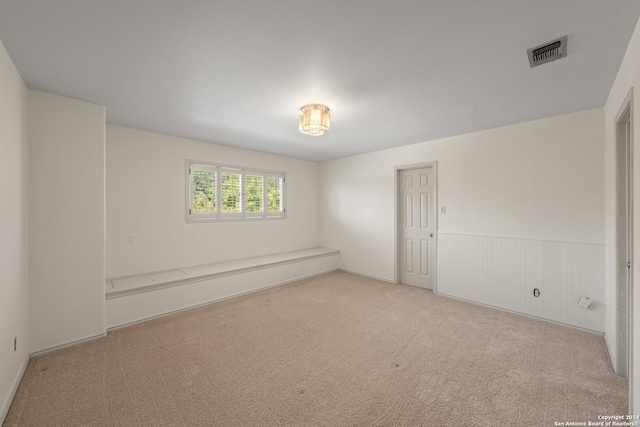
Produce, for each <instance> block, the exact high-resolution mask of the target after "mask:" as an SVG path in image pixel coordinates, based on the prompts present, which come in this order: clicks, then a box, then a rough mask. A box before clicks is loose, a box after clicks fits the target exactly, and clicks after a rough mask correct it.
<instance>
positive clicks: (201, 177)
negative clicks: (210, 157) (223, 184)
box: [193, 170, 216, 212]
mask: <svg viewBox="0 0 640 427" xmlns="http://www.w3.org/2000/svg"><path fill="white" fill-rule="evenodd" d="M193 187H194V194H193V209H194V211H196V212H215V211H216V173H215V172H214V171H208V170H195V171H194V173H193Z"/></svg>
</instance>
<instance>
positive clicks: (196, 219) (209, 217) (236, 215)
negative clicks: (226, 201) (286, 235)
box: [185, 159, 287, 223]
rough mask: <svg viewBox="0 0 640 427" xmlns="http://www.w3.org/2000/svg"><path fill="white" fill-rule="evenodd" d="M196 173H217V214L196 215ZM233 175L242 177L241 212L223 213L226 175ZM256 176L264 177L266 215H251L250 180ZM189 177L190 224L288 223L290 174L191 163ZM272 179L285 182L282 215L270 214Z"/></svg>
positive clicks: (187, 164) (188, 162) (188, 163)
mask: <svg viewBox="0 0 640 427" xmlns="http://www.w3.org/2000/svg"><path fill="white" fill-rule="evenodd" d="M194 170H207V171H210V172H214V173H215V174H216V175H215V182H216V209H215V211H214V212H195V209H194V208H193V206H194V191H193V190H194V188H193V178H194V175H195V174H194V173H192V171H194ZM223 172H231V173H239V174H240V211H239V212H223V211H222V173H223ZM247 175H254V176H261V177H262V211H259V212H247V210H246V209H247V193H246V176H247ZM185 176H186V179H185V181H186V197H185V199H186V209H185V219H186V221H187V222H188V223H200V222H234V221H260V220H272V219H285V218H286V215H287V208H286V201H287V190H286V183H287V174H286V172H281V171H272V170H263V169H257V168H248V167H242V166H233V165H226V164H220V163H209V162H202V161H198V160H190V159H187V160H186V161H185ZM269 178H280V179H282V191H281V195H280V197H281V206H282V211H277V212H269V210H268V185H267V184H268V180H269Z"/></svg>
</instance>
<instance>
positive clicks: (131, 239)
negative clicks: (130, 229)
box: [127, 234, 136, 245]
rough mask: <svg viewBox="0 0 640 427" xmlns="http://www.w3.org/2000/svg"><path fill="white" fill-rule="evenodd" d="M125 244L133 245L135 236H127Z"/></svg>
mask: <svg viewBox="0 0 640 427" xmlns="http://www.w3.org/2000/svg"><path fill="white" fill-rule="evenodd" d="M127 243H129V244H130V245H134V244H135V243H136V236H134V235H133V234H129V235H128V236H127Z"/></svg>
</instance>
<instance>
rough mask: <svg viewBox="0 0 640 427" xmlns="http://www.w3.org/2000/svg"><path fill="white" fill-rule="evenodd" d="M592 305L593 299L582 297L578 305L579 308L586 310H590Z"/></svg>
mask: <svg viewBox="0 0 640 427" xmlns="http://www.w3.org/2000/svg"><path fill="white" fill-rule="evenodd" d="M590 305H591V299H590V298H587V297H582V298H580V302H579V303H578V307H581V308H584V309H589V306H590Z"/></svg>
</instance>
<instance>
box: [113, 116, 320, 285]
mask: <svg viewBox="0 0 640 427" xmlns="http://www.w3.org/2000/svg"><path fill="white" fill-rule="evenodd" d="M187 159H189V160H197V161H203V162H210V163H220V164H228V165H235V166H245V167H249V168H258V169H267V170H275V171H284V172H286V174H287V183H286V186H287V196H288V197H287V202H286V203H287V217H286V219H284V220H259V221H255V222H254V221H251V222H246V221H244V222H237V223H235V222H234V223H230V222H219V223H196V224H193V223H187V222H186V220H185V191H186V190H185V161H186V160H187ZM318 180H319V165H318V164H317V163H315V162H309V161H304V160H297V159H293V158H288V157H282V156H276V155H270V154H264V153H259V152H256V151H249V150H243V149H238V148H232V147H227V146H222V145H216V144H211V143H206V142H200V141H193V140H189V139H184V138H177V137H173V136H167V135H161V134H156V133H150V132H144V131H139V130H134V129H129V128H124V127H119V126H113V125H108V126H107V240H106V242H107V252H106V261H107V277H109V278H113V277H121V276H127V275H132V274H141V273H150V272H154V271H162V270H170V269H176V268H183V267H189V266H193V265H199V264H205V263H210V262H217V261H224V260H229V259H236V258H246V257H251V256H258V255H264V254H269V253H275V252H285V251H291V250H296V249H303V248H309V247H315V246H318V244H319V242H320V238H319V234H318V190H319V181H318ZM128 235H133V236H135V239H136V243H135V244H128V242H127V236H128Z"/></svg>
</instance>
